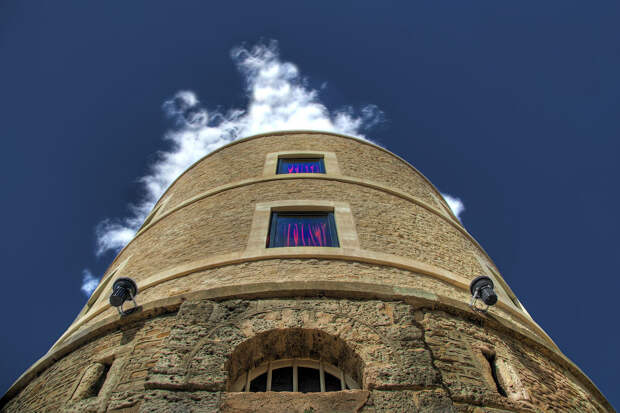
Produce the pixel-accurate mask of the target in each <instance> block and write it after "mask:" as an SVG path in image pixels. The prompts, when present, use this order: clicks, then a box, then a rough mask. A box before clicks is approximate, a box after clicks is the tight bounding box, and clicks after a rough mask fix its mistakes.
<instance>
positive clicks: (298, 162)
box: [278, 158, 325, 174]
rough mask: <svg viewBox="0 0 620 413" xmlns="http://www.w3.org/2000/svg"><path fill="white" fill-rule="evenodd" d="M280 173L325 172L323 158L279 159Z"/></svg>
mask: <svg viewBox="0 0 620 413" xmlns="http://www.w3.org/2000/svg"><path fill="white" fill-rule="evenodd" d="M278 173H279V174H324V173H325V164H324V163H323V158H319V159H278Z"/></svg>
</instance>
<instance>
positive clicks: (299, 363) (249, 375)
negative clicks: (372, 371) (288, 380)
mask: <svg viewBox="0 0 620 413" xmlns="http://www.w3.org/2000/svg"><path fill="white" fill-rule="evenodd" d="M284 367H292V368H293V392H299V390H298V389H299V375H298V373H297V371H298V368H299V367H305V368H311V369H316V370H319V375H320V376H319V377H320V383H321V384H320V387H321V390H320V393H326V392H327V391H326V390H325V387H326V386H325V373H328V374H331V375H332V376H334V377H336V378H339V379H340V390H347V389H350V390H360V389H361V387H360V386H359V384H357V383H356V382H355V380H353V379H352V378H351V377H350V376H349V375H348V374H346V373H345V372H344V370H342V369H340V368H338V367H336V366H334V365H332V364H329V363H325V362H323V361H321V360H313V359H305V358H291V359H280V360H274V361H268V362H266V363H263V364H261V365H260V366H258V367H255V368H252V369H250V370H249V371H246V372H245V373H244V374H242V375H241V376H240V377H239V378H238V379H237V381H236V382H235V383H234V384H233V385H232V386H231V391H232V392H250V385H251V383H252V381H253V380H254V379H256V378H257V377H259V376H261V375H263V374H265V373H267V387H266V391H272V390H271V379H272V377H273V374H272V372H273V370H277V369H280V368H284ZM257 393H262V392H257ZM312 393H319V392H312Z"/></svg>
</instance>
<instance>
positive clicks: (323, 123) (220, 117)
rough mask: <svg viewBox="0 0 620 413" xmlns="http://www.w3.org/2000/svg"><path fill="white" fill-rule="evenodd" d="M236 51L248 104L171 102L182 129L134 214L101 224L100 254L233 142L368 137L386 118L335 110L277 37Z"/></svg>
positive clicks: (125, 238)
mask: <svg viewBox="0 0 620 413" xmlns="http://www.w3.org/2000/svg"><path fill="white" fill-rule="evenodd" d="M231 56H232V58H233V60H234V62H235V63H236V65H237V68H238V69H239V71H240V72H241V74H242V75H243V77H244V78H245V81H246V93H247V98H248V104H247V107H246V108H244V109H231V110H229V111H227V112H220V111H211V110H207V109H206V108H205V107H204V106H203V105H202V104H201V103H200V101H199V99H198V97H197V96H196V95H195V94H194V93H193V92H191V91H187V90H184V91H180V92H178V93H177V94H176V95H175V96H174V97H173V98H172V99H170V100H168V101H166V102H165V103H164V104H163V109H164V112H165V113H166V115H167V116H168V117H169V118H171V119H172V120H173V122H174V125H175V127H176V128H175V129H174V130H172V131H170V132H168V133H167V134H166V135H165V137H164V138H165V139H166V140H169V141H171V142H172V147H171V149H170V150H169V151H167V152H161V153H160V154H159V157H158V160H157V161H156V162H155V163H154V164H153V165H152V166H151V170H150V173H149V174H148V175H147V176H144V177H142V178H141V179H140V181H141V182H142V183H143V184H144V187H145V189H146V196H145V198H144V199H143V200H142V201H141V202H139V203H138V204H136V205H132V206H131V214H130V215H129V216H128V217H125V218H122V219H114V220H110V219H108V220H104V221H102V222H101V223H100V224H99V225H98V226H97V228H96V236H97V255H101V254H103V253H105V252H106V251H110V250H111V251H118V250H120V249H121V248H123V247H124V246H125V245H126V244H127V243H128V242H129V241H130V240H131V239H132V238H133V236H134V234H135V233H136V231H137V230H138V228H140V225H142V222H143V221H144V219H145V217H146V216H147V215H148V213H149V212H150V210H151V208H152V207H153V205H154V204H155V202H156V201H157V199H158V198H159V197H160V196H161V195H162V193H163V192H164V191H165V190H166V188H167V187H168V185H170V184H171V183H172V181H174V179H176V177H178V176H179V175H180V174H181V173H182V172H183V171H184V170H185V169H187V168H188V167H189V166H190V165H191V164H192V163H194V162H195V161H197V160H198V159H200V158H201V157H203V156H204V155H206V154H208V153H209V152H212V151H213V150H215V149H217V148H219V147H221V146H223V145H225V144H227V143H229V142H232V141H234V140H236V139H239V138H242V137H245V136H250V135H255V134H257V133H263V132H270V131H276V130H285V129H313V130H322V131H329V132H339V133H344V134H347V135H353V136H357V137H359V138H362V139H365V137H364V135H363V134H362V131H363V130H366V129H368V128H370V127H372V126H374V125H376V124H377V123H378V122H380V121H381V119H382V113H381V112H380V111H379V110H378V109H377V107H376V106H374V105H368V106H366V107H363V108H362V109H361V110H360V111H359V112H356V111H355V110H353V109H352V108H350V107H347V108H344V109H340V110H335V111H331V112H330V111H329V110H328V109H327V108H326V107H325V105H323V104H322V103H321V102H320V100H319V98H318V91H317V90H314V89H310V88H309V87H308V86H307V82H306V81H305V79H304V78H303V77H302V76H301V75H300V74H299V69H298V68H297V66H295V65H294V64H293V63H290V62H283V61H282V60H280V56H279V53H278V48H277V43H276V42H275V41H272V42H270V43H269V44H258V45H256V46H254V47H252V48H246V47H238V48H235V49H233V50H232V52H231ZM322 88H324V87H322Z"/></svg>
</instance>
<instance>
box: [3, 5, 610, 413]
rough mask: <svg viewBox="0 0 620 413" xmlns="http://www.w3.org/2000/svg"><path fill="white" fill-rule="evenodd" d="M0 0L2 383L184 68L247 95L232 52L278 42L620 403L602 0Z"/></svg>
mask: <svg viewBox="0 0 620 413" xmlns="http://www.w3.org/2000/svg"><path fill="white" fill-rule="evenodd" d="M411 3H412V2H387V1H383V2H367V1H359V0H358V1H351V2H344V1H338V2H333V1H331V2H316V1H313V2H305V3H303V4H302V3H301V2H291V1H278V2H274V1H260V2H229V3H228V4H224V2H217V3H215V2H209V3H207V2H188V1H185V2H157V1H143V2H138V1H133V2H79V1H75V2H69V1H66V2H43V1H41V2H36V3H35V2H27V1H23V2H21V1H20V2H18V1H2V2H0V132H1V135H0V136H1V137H2V142H3V148H2V151H1V152H0V154H1V162H0V168H1V169H0V176H2V177H3V178H2V183H3V191H2V202H1V203H0V213H1V215H2V217H4V225H3V231H2V233H3V237H2V238H1V241H0V242H1V243H2V244H1V246H0V261H1V262H2V263H3V282H4V294H3V296H4V297H3V306H4V311H3V314H4V315H3V316H2V324H3V334H2V336H3V338H2V340H1V342H0V351H1V354H2V357H1V360H0V362H1V364H0V368H1V371H2V374H1V377H0V392H4V391H6V389H7V388H8V387H9V386H10V384H11V383H12V382H13V381H14V380H15V379H16V378H17V377H18V376H19V375H20V374H21V373H22V372H23V371H24V370H25V369H26V368H28V367H29V366H30V365H31V364H32V363H33V362H34V361H35V360H36V359H37V358H39V357H40V356H42V355H43V354H44V353H45V352H46V351H47V350H48V349H49V347H50V346H51V344H52V343H53V342H54V341H55V340H56V339H57V338H58V336H59V335H60V334H61V333H62V332H63V331H64V330H65V329H66V327H67V326H68V325H69V323H70V322H71V321H72V320H73V318H74V317H75V315H76V314H77V313H78V311H79V310H80V309H81V307H82V305H83V304H84V303H85V301H86V297H85V296H84V295H83V294H82V292H81V291H80V284H81V278H82V275H81V273H82V270H83V269H84V268H90V269H91V270H93V272H94V273H95V274H96V275H97V276H98V277H99V276H100V275H101V274H102V273H103V271H104V270H105V268H106V266H107V265H108V264H109V263H110V261H111V259H112V258H113V257H112V256H110V255H106V256H104V257H102V258H99V259H97V258H95V256H94V254H93V251H94V248H95V237H94V226H95V225H96V224H97V223H98V222H99V221H100V220H102V219H104V218H106V217H121V216H125V215H126V214H127V205H128V203H130V202H135V201H136V200H137V199H138V198H139V196H140V185H139V184H138V183H137V178H138V177H140V176H143V175H144V174H145V173H146V172H147V170H148V167H149V165H150V164H151V163H152V162H153V160H154V159H155V154H156V152H157V151H158V150H164V149H166V148H167V147H168V145H169V143H166V142H164V141H162V139H161V138H162V136H163V134H164V133H165V132H166V130H167V129H169V128H170V127H171V125H170V122H169V121H167V120H166V119H165V117H164V116H163V114H162V110H161V105H162V103H163V102H164V101H165V100H166V99H168V98H170V97H171V96H172V95H174V93H175V92H176V91H178V90H181V89H189V90H193V91H195V92H196V94H197V95H198V96H199V98H200V99H201V101H202V102H203V103H204V104H205V105H206V106H207V107H209V108H216V107H221V108H223V109H226V108H229V107H243V106H244V105H245V103H246V96H245V92H244V84H243V79H242V77H241V76H239V74H238V72H237V70H236V68H235V65H234V63H233V62H232V61H231V59H230V57H229V54H230V50H231V48H232V47H234V46H237V45H239V44H241V43H244V42H245V43H247V44H248V45H252V44H254V43H256V42H257V41H259V40H261V39H276V40H278V41H279V44H280V49H281V55H282V59H284V60H287V61H291V62H294V63H295V64H297V65H298V66H299V68H300V70H301V71H302V73H303V74H304V75H305V76H307V78H308V80H309V82H310V85H311V86H314V87H319V86H320V85H321V84H323V83H324V82H327V88H326V89H325V90H323V91H322V94H321V101H322V102H323V103H324V104H326V106H327V107H328V108H330V109H335V108H339V107H342V106H344V105H353V106H357V107H359V106H360V105H364V104H368V103H372V104H376V105H377V106H379V108H380V109H381V110H383V112H384V113H385V117H386V121H385V122H384V123H383V124H382V125H380V126H378V127H376V128H375V129H374V130H371V131H370V132H368V135H369V136H370V137H371V138H373V139H374V140H375V141H377V142H378V143H380V144H381V145H383V146H385V147H387V148H388V149H390V150H392V151H393V152H395V153H397V154H399V155H401V156H402V157H404V158H405V159H407V160H408V161H410V162H411V163H412V164H413V165H415V166H416V167H417V168H418V169H419V170H421V171H422V172H423V173H424V174H425V175H426V176H427V177H429V179H430V180H431V181H432V182H433V183H434V184H435V185H436V186H438V187H439V188H440V189H441V190H442V191H444V192H447V193H450V194H453V195H456V196H459V197H461V198H462V199H463V201H464V202H465V206H466V208H467V210H466V211H465V213H464V214H463V216H462V218H463V223H464V225H465V226H466V227H467V229H468V230H469V231H470V232H471V233H472V235H474V237H475V238H476V239H477V240H478V241H479V242H480V243H481V244H482V245H483V247H484V248H485V249H486V250H487V251H488V253H489V255H490V256H491V257H492V258H493V259H494V260H495V262H496V263H497V265H498V266H499V268H500V270H501V271H502V273H503V275H504V277H505V279H506V280H507V282H508V283H509V284H510V285H511V287H512V289H513V290H514V291H515V293H516V294H517V296H518V297H519V299H520V300H521V301H522V302H523V304H524V305H525V306H526V308H527V309H528V311H529V312H530V313H531V314H532V316H533V317H534V319H535V320H536V321H537V322H538V323H539V324H540V325H541V326H542V327H543V328H544V329H545V330H546V331H547V332H548V333H549V334H550V336H551V337H552V338H553V339H554V340H555V341H556V343H557V344H558V345H559V347H560V348H561V349H562V350H563V351H564V353H565V354H566V355H567V356H568V357H569V358H570V359H572V360H573V361H574V362H575V363H576V364H577V365H578V366H579V367H580V368H581V369H582V370H583V371H584V372H585V373H586V374H588V376H589V377H590V378H591V379H592V380H593V381H594V383H595V384H596V385H597V386H599V388H600V389H601V390H602V391H603V393H604V394H605V396H607V397H608V399H609V400H610V401H611V403H612V404H613V405H615V406H616V407H617V406H619V405H620V391H619V390H618V384H617V375H618V370H619V368H620V361H619V357H618V350H617V349H618V345H617V343H618V340H619V339H620V332H619V331H618V329H617V327H615V326H616V325H617V323H618V322H617V320H616V316H617V315H618V306H617V294H618V288H619V287H620V282H619V280H618V267H619V264H620V263H619V259H618V257H619V255H620V254H619V253H620V251H619V250H620V248H619V247H620V242H619V238H618V232H619V230H620V220H619V218H618V214H617V212H616V208H617V207H618V205H619V204H620V195H619V194H618V185H617V180H618V178H620V167H619V164H618V160H617V159H618V155H619V152H620V144H619V143H618V136H619V134H620V122H619V116H618V115H619V112H620V103H619V102H620V100H619V97H620V76H619V73H620V43H619V42H618V39H619V38H620V36H619V34H620V33H619V32H620V25H619V23H618V22H620V3H618V2H605V1H597V2H578V1H566V0H562V1H548V2H515V3H513V4H508V3H506V2H497V1H479V2H461V1H454V2H438V1H425V2H416V3H415V4H411Z"/></svg>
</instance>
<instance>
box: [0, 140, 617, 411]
mask: <svg viewBox="0 0 620 413" xmlns="http://www.w3.org/2000/svg"><path fill="white" fill-rule="evenodd" d="M278 156H302V157H313V156H316V157H322V158H323V159H324V161H325V167H326V173H325V174H291V175H276V174H275V167H276V163H277V159H278ZM280 210H293V211H298V210H305V211H314V210H317V211H319V210H320V211H330V212H333V214H334V220H335V224H336V227H337V228H336V229H337V233H338V239H339V247H288V248H267V234H268V232H269V220H270V216H271V212H273V211H280ZM480 274H486V275H488V276H490V277H491V278H493V279H494V280H495V281H496V290H497V293H498V295H499V301H498V303H497V304H496V305H495V306H493V307H492V308H491V309H490V310H489V311H488V312H487V313H480V312H477V311H474V310H472V309H471V308H470V307H469V306H468V303H469V299H470V293H469V283H470V282H471V280H472V279H473V278H475V277H476V276H477V275H480ZM118 277H131V278H132V279H134V280H135V281H136V282H137V284H138V287H139V294H138V297H137V301H138V303H139V307H138V308H137V310H136V311H135V312H134V313H133V314H131V315H130V316H128V317H122V318H121V317H119V315H118V313H117V312H116V310H115V309H114V308H111V307H110V305H109V303H108V297H109V295H110V292H111V286H112V284H113V282H114V280H115V279H117V278H118ZM285 359H304V360H306V359H308V360H314V361H317V362H320V363H327V364H328V365H330V366H335V367H334V368H337V369H340V370H339V371H341V372H343V373H342V374H346V375H347V376H346V377H347V380H352V381H353V382H354V383H356V385H355V386H354V387H351V386H349V390H343V391H339V392H326V393H307V394H303V393H274V392H267V393H252V392H238V391H232V390H233V387H234V386H236V383H240V380H243V377H246V379H248V372H249V371H250V370H251V369H253V368H255V367H257V366H260V365H264V363H270V362H272V361H277V360H285ZM244 375H245V376H244ZM343 377H344V376H343ZM248 380H249V379H248ZM342 380H344V378H343V379H342ZM343 382H344V381H343ZM234 388H235V389H238V388H239V387H238V386H237V387H234ZM0 407H1V408H2V411H6V412H26V411H35V412H39V411H50V412H52V411H53V412H56V411H67V412H77V411H81V412H82V411H84V412H106V411H107V412H119V413H120V412H124V413H130V412H134V413H135V412H170V411H207V412H208V411H224V412H244V411H247V412H252V411H274V412H279V411H282V412H284V411H286V412H290V411H292V412H304V413H305V412H308V411H315V412H318V411H333V410H337V411H342V412H346V411H351V412H366V413H371V412H387V411H403V412H404V411H407V412H409V411H420V412H468V413H474V412H475V413H480V412H487V411H489V412H491V411H492V412H496V413H497V412H508V411H513V412H547V411H557V412H582V411H588V412H611V411H613V409H612V408H611V406H610V405H609V403H608V402H607V401H606V400H605V399H604V397H603V396H602V395H601V394H600V392H599V391H598V389H596V387H595V386H594V385H593V384H592V383H591V382H590V381H589V379H588V378H587V377H586V376H585V375H584V374H583V373H582V372H581V371H580V370H579V369H578V368H577V367H576V366H575V365H574V364H572V363H571V362H570V361H569V360H568V359H566V357H564V356H563V355H562V353H561V352H560V351H559V349H558V348H557V347H556V346H555V344H554V343H553V341H552V340H551V339H550V338H549V337H548V336H547V335H546V334H545V332H544V331H543V330H542V329H541V328H540V327H539V326H538V325H537V324H536V323H535V322H534V320H532V318H531V317H530V316H529V314H528V313H527V312H526V311H525V309H524V308H523V306H522V305H521V304H520V303H519V301H518V299H517V298H516V297H515V296H514V294H513V293H512V291H510V288H509V287H508V285H507V284H506V283H505V281H504V280H503V279H502V277H501V275H500V273H499V271H498V269H497V268H496V267H495V265H494V264H493V262H492V260H491V259H490V258H489V257H488V256H487V254H486V253H485V251H484V250H483V249H482V247H481V246H480V245H478V243H477V242H476V241H475V239H473V237H472V236H471V235H470V234H469V233H468V232H467V231H466V230H465V229H464V228H463V227H462V226H461V224H460V223H459V222H458V220H457V219H456V218H455V217H454V216H453V214H452V213H451V212H450V211H449V209H448V206H447V205H446V203H445V201H444V200H443V199H442V198H441V195H440V194H439V192H438V191H437V190H436V188H434V187H433V186H432V184H431V183H430V182H429V181H428V180H427V179H426V178H425V177H424V176H423V175H421V174H420V173H419V172H418V171H417V170H415V169H414V168H413V167H411V166H410V165H408V164H407V163H406V162H405V161H403V160H402V159H400V158H398V157H397V156H395V155H394V154H391V153H390V152H388V151H386V150H384V149H382V148H379V147H377V146H374V145H372V144H370V143H368V142H363V141H359V140H357V139H354V138H350V137H345V136H341V135H337V134H327V133H318V132H282V133H274V134H268V135H261V136H256V137H252V138H248V139H245V140H240V141H237V142H234V143H232V144H230V145H228V146H225V147H223V148H221V149H219V150H218V151H215V152H214V153H212V154H210V155H208V156H206V157H205V158H203V159H202V160H200V161H198V162H197V163H196V164H194V165H193V166H192V167H190V168H189V169H188V170H187V171H186V172H185V173H183V174H182V175H181V176H180V177H179V178H178V179H177V180H176V182H174V183H173V184H172V185H171V186H170V188H169V189H168V190H167V191H166V193H164V194H163V196H162V198H161V199H160V201H159V202H158V203H157V204H156V205H155V207H154V209H153V212H152V213H151V215H150V216H149V217H148V218H147V219H146V221H145V224H144V225H143V227H142V228H141V229H140V230H139V231H138V233H137V234H136V236H135V238H134V239H133V240H132V241H131V242H130V243H129V244H128V245H127V246H126V247H125V248H124V249H123V250H122V251H121V252H120V253H119V254H118V256H117V257H116V259H115V260H114V261H113V263H112V264H111V265H110V267H109V268H108V270H107V271H106V272H105V274H103V276H102V279H101V281H100V284H99V286H98V287H97V289H96V290H95V292H94V293H93V295H92V296H91V298H90V299H89V300H88V303H87V304H86V306H85V307H84V308H83V309H82V311H81V312H80V313H79V314H78V316H77V318H76V320H75V321H74V322H73V324H72V325H71V326H70V327H69V328H68V330H67V331H66V332H65V333H64V334H63V335H62V336H61V337H60V339H59V340H58V341H57V342H56V344H55V345H54V346H53V347H52V349H50V351H49V352H48V354H46V355H45V356H44V357H42V358H41V359H40V360H39V361H38V362H37V363H35V364H34V365H33V366H32V367H31V368H30V369H29V370H28V371H27V372H25V373H24V375H22V377H20V378H19V379H18V380H17V382H16V383H15V384H14V385H13V386H12V388H11V389H10V390H9V392H8V393H7V394H6V395H5V396H4V397H3V398H2V399H1V400H0Z"/></svg>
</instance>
